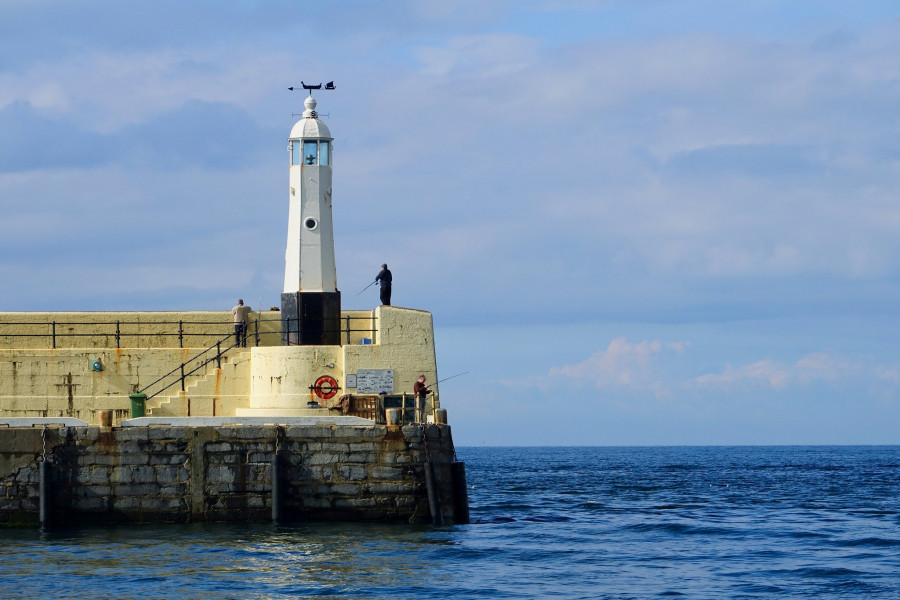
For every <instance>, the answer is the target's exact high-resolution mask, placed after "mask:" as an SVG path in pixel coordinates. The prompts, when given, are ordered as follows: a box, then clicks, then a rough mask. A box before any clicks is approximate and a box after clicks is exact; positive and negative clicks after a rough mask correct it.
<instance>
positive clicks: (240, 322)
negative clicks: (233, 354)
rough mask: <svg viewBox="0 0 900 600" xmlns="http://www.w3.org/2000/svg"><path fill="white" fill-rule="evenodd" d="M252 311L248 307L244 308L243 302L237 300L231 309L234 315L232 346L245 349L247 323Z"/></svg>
mask: <svg viewBox="0 0 900 600" xmlns="http://www.w3.org/2000/svg"><path fill="white" fill-rule="evenodd" d="M252 311H253V309H252V308H250V307H249V306H244V300H243V298H242V299H239V300H238V303H237V306H235V307H234V308H232V309H231V314H233V315H234V345H235V346H241V347H243V348H246V347H247V323H248V321H249V317H250V313H251V312H252Z"/></svg>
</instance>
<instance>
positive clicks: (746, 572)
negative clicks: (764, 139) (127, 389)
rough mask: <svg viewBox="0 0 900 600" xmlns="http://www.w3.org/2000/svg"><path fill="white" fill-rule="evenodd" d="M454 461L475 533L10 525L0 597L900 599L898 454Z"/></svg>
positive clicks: (471, 457)
mask: <svg viewBox="0 0 900 600" xmlns="http://www.w3.org/2000/svg"><path fill="white" fill-rule="evenodd" d="M457 454H458V455H459V459H460V460H462V461H465V462H466V467H467V476H468V483H469V488H470V489H469V499H470V504H471V514H472V524H471V525H462V526H453V527H442V528H433V527H430V526H410V525H404V524H394V525H381V524H348V523H338V524H335V523H324V524H308V523H300V524H296V525H291V526H274V525H272V524H265V523H263V524H238V525H210V524H206V525H204V524H201V525H188V526H179V525H167V526H130V527H117V528H86V529H76V530H68V531H59V532H52V533H41V532H39V531H36V530H30V529H29V530H0V598H3V599H7V598H29V599H34V598H117V599H129V598H141V599H162V598H213V599H217V600H218V599H230V598H235V599H246V598H267V599H268V598H409V599H421V598H615V599H625V598H636V599H638V598H639V599H646V598H698V599H699V598H702V599H713V598H767V599H769V598H779V599H781V598H817V599H828V598H865V599H881V598H885V599H887V598H890V599H897V598H900V446H873V447H840V446H820V447H802V446H797V447H653V448H593V447H592V448H481V447H479V448H458V449H457Z"/></svg>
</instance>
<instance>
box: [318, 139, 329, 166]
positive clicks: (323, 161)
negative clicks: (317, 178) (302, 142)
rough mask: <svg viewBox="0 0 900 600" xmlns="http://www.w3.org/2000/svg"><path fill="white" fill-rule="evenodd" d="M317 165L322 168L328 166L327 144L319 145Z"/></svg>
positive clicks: (321, 143)
mask: <svg viewBox="0 0 900 600" xmlns="http://www.w3.org/2000/svg"><path fill="white" fill-rule="evenodd" d="M319 164H320V165H322V166H324V167H327V166H328V142H320V143H319Z"/></svg>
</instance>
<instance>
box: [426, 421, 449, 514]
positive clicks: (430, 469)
mask: <svg viewBox="0 0 900 600" xmlns="http://www.w3.org/2000/svg"><path fill="white" fill-rule="evenodd" d="M423 435H424V434H423ZM425 491H426V492H427V493H428V510H429V512H431V523H432V524H434V525H443V524H444V515H443V514H442V513H441V498H440V494H439V492H438V487H437V481H435V478H434V466H433V465H432V464H431V461H426V462H425Z"/></svg>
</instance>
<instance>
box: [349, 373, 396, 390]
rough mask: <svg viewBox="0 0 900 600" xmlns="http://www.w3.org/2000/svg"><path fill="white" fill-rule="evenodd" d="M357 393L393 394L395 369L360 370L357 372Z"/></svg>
mask: <svg viewBox="0 0 900 600" xmlns="http://www.w3.org/2000/svg"><path fill="white" fill-rule="evenodd" d="M356 391H357V392H359V393H360V394H380V393H381V392H387V393H388V394H393V393H394V371H393V369H359V370H358V371H357V372H356Z"/></svg>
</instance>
